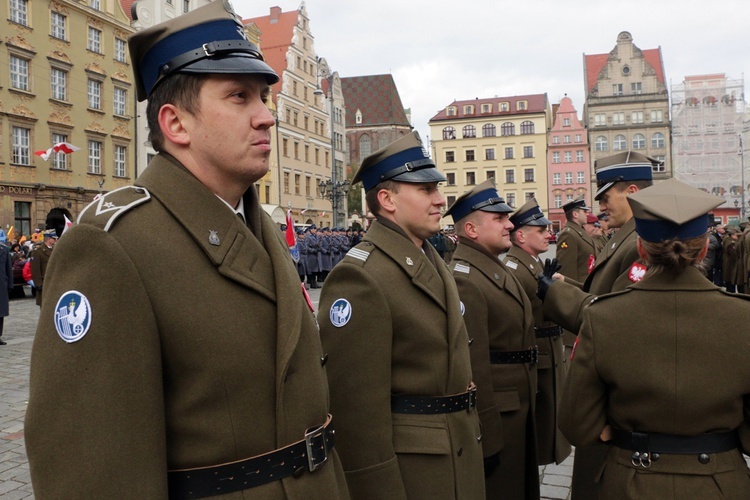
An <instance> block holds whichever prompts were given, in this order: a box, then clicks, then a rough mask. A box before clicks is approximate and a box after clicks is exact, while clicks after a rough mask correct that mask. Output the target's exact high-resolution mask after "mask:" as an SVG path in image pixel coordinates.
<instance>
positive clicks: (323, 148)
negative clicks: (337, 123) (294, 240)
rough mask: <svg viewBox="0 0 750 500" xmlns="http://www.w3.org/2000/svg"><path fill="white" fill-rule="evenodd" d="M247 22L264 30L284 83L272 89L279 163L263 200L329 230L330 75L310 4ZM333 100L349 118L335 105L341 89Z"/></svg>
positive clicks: (268, 54) (266, 50) (264, 45)
mask: <svg viewBox="0 0 750 500" xmlns="http://www.w3.org/2000/svg"><path fill="white" fill-rule="evenodd" d="M243 23H244V24H245V25H251V24H252V25H254V26H255V27H256V28H257V29H258V30H259V32H260V34H261V35H260V36H261V44H260V48H261V51H262V52H263V56H264V57H265V59H266V62H267V63H268V64H269V65H270V66H271V67H272V68H273V69H274V71H276V73H278V75H279V77H280V78H281V79H280V81H279V82H278V83H276V84H274V85H273V87H272V91H273V93H272V100H273V103H274V105H275V109H276V117H277V119H276V124H277V126H276V131H275V132H274V135H275V137H274V139H275V140H276V141H277V142H276V144H275V145H274V147H273V150H274V151H275V153H273V154H272V156H275V157H276V158H275V161H272V162H271V170H270V171H269V173H268V174H267V175H266V177H264V179H262V180H261V182H260V183H259V185H258V188H259V189H258V191H259V193H260V198H261V201H262V202H263V203H266V204H272V205H276V204H278V205H280V206H281V208H282V209H284V210H286V209H287V207H291V210H292V216H293V218H294V221H295V222H296V223H299V224H310V223H315V224H318V225H329V224H331V223H332V221H333V217H332V206H331V201H330V200H329V199H326V198H325V196H324V195H323V193H322V192H321V189H320V184H321V182H325V181H327V180H330V179H331V176H332V167H331V166H332V162H333V156H332V147H331V143H332V140H331V135H332V134H331V127H332V124H331V113H330V102H329V100H328V99H327V98H326V97H327V96H326V94H325V93H324V92H323V91H322V87H321V79H322V78H324V77H329V76H330V71H328V70H327V69H325V68H324V69H325V71H323V70H321V64H320V62H321V60H320V58H319V57H318V56H317V55H316V53H315V49H314V37H313V35H312V31H311V30H310V20H309V17H308V15H307V9H306V8H305V3H304V2H302V4H301V5H300V7H299V9H298V10H293V11H289V12H282V11H281V8H279V7H271V10H270V14H269V15H268V16H262V17H256V18H252V19H245V20H244V21H243ZM333 95H334V116H335V115H337V114H339V115H341V116H342V117H343V111H342V109H343V103H342V102H340V101H339V102H338V104H337V103H336V102H335V96H336V91H335V89H334V92H333ZM339 95H340V93H339ZM334 128H335V127H334Z"/></svg>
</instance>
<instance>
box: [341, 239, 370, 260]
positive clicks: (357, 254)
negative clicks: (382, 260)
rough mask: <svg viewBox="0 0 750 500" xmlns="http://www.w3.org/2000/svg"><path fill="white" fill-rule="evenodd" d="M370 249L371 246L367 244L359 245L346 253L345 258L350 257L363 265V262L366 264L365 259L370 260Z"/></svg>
mask: <svg viewBox="0 0 750 500" xmlns="http://www.w3.org/2000/svg"><path fill="white" fill-rule="evenodd" d="M372 249H373V246H372V244H371V243H369V244H363V243H360V244H359V245H357V246H356V247H354V248H352V249H351V250H349V251H348V252H346V255H345V257H351V258H353V259H357V260H359V261H362V262H363V263H364V262H367V259H369V258H370V252H372Z"/></svg>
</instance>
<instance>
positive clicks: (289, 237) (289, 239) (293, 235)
mask: <svg viewBox="0 0 750 500" xmlns="http://www.w3.org/2000/svg"><path fill="white" fill-rule="evenodd" d="M285 236H286V244H287V246H288V247H289V253H290V254H291V255H292V259H293V260H294V262H299V248H297V232H296V231H295V230H294V219H292V209H291V208H290V209H288V210H287V211H286V235H285Z"/></svg>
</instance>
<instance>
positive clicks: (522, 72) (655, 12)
mask: <svg viewBox="0 0 750 500" xmlns="http://www.w3.org/2000/svg"><path fill="white" fill-rule="evenodd" d="M231 1H232V4H233V5H234V7H235V10H236V11H237V13H238V14H239V15H240V16H242V17H243V18H250V17H258V16H263V15H268V14H269V11H270V7H271V6H274V5H276V6H279V7H281V8H282V10H283V11H284V12H288V11H290V10H293V9H297V8H299V6H300V5H301V3H300V2H299V1H294V0H270V2H269V0H231ZM305 6H306V8H307V11H308V15H309V17H310V29H311V31H312V34H313V36H314V37H315V51H316V53H317V54H318V55H319V56H322V57H325V58H326V59H327V60H328V64H329V65H330V66H331V68H333V69H334V70H336V71H338V72H339V75H341V76H342V77H347V76H360V75H371V74H382V73H391V74H392V75H393V77H394V79H395V81H396V85H397V87H398V90H399V93H400V95H401V100H402V101H403V104H404V106H405V107H407V108H411V110H412V121H413V125H414V126H415V127H416V128H417V129H418V130H419V132H420V134H421V135H422V137H423V138H424V136H425V135H427V134H429V128H428V126H427V122H428V121H429V119H430V118H431V117H432V116H434V115H435V114H436V113H437V112H438V111H439V110H440V109H442V108H444V107H445V106H446V105H448V104H450V103H451V102H452V101H453V100H454V99H459V100H460V99H473V98H475V97H479V98H484V97H493V96H496V95H497V96H512V95H519V94H536V93H545V92H546V93H547V94H548V96H549V99H550V103H551V104H554V103H557V102H559V101H560V99H561V98H562V97H563V96H564V95H565V94H567V95H568V96H569V97H570V98H571V99H572V100H573V105H574V106H575V107H576V109H577V110H578V114H579V116H580V115H581V112H582V110H583V99H584V83H583V54H584V53H586V54H599V53H607V52H609V51H610V50H612V48H613V47H614V46H615V43H616V40H617V35H618V34H619V33H620V32H621V31H629V32H630V33H631V34H632V35H633V42H634V43H635V45H636V46H638V47H639V48H641V49H652V48H657V47H659V46H661V49H662V57H663V59H664V71H665V75H666V79H667V84H668V85H677V84H679V83H681V82H682V80H683V78H684V77H685V76H687V75H699V74H707V73H726V74H727V76H729V77H731V78H737V79H739V78H741V77H742V76H743V74H744V73H748V72H750V3H749V2H748V1H747V0H714V1H705V0H700V1H699V0H630V1H625V2H623V1H614V0H598V1H597V0H570V1H568V2H565V1H562V0H525V1H520V0H516V1H512V2H511V1H506V0H496V1H492V0H483V1H481V0H432V1H429V2H427V1H422V0H378V1H364V2H361V1H352V0H348V1H345V0H307V1H306V2H305ZM747 76H748V77H750V73H748V75H747ZM746 87H747V82H746ZM670 93H671V92H670Z"/></svg>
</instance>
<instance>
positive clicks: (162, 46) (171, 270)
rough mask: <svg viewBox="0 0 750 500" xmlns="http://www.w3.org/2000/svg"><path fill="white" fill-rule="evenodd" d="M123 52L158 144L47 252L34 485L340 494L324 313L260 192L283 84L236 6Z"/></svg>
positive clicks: (194, 17)
mask: <svg viewBox="0 0 750 500" xmlns="http://www.w3.org/2000/svg"><path fill="white" fill-rule="evenodd" d="M129 46H130V54H131V61H132V66H133V68H134V72H135V79H134V81H135V86H136V90H137V96H138V99H139V100H144V99H146V98H148V113H147V114H148V123H149V129H150V132H149V134H150V140H151V142H152V144H153V145H154V147H155V149H156V150H157V151H158V152H159V154H158V155H157V156H156V157H155V158H154V159H153V160H152V161H151V163H150V165H149V166H148V168H147V169H146V170H145V172H144V173H143V174H142V175H141V176H140V177H139V179H138V181H137V186H134V187H124V188H121V189H118V190H115V191H112V192H110V193H107V194H106V195H104V196H102V197H101V198H99V199H98V200H96V201H94V202H93V203H92V204H91V205H89V206H88V207H86V208H85V209H84V210H83V211H82V213H81V214H80V216H79V220H78V225H77V226H75V227H73V228H72V229H70V230H69V231H67V232H66V234H65V238H63V239H62V241H61V244H59V245H58V246H57V249H56V251H55V254H54V256H53V258H52V259H51V261H50V265H49V269H48V275H47V278H46V280H45V286H44V297H45V298H44V304H43V307H42V313H41V316H40V318H41V320H40V322H39V326H38V329H37V332H36V338H35V341H34V347H33V352H32V356H31V358H32V361H31V394H30V400H29V405H28V411H27V414H26V426H25V432H26V448H27V451H28V456H29V463H30V468H31V479H32V484H33V486H34V491H35V494H36V496H37V497H38V498H148V499H166V498H199V497H205V496H213V495H222V498H229V499H240V498H248V497H252V498H279V499H281V498H348V492H347V490H346V484H345V479H344V475H343V469H342V468H341V462H340V461H339V459H338V455H337V454H336V451H335V449H334V448H333V444H334V443H333V433H332V426H331V417H330V414H329V410H328V398H329V395H328V388H327V385H326V374H325V368H324V367H323V366H322V364H323V363H322V362H321V358H322V357H323V351H322V348H321V345H320V341H319V337H318V335H317V329H316V325H315V318H314V316H313V312H312V310H311V307H308V305H307V303H308V301H307V300H306V299H305V297H304V295H305V292H304V289H302V288H301V287H300V284H299V280H298V278H297V272H296V269H295V267H294V262H293V261H292V259H291V257H290V253H289V249H288V246H287V244H286V242H285V241H284V238H283V236H282V234H281V232H280V231H279V230H278V228H277V226H276V225H275V224H274V222H273V221H272V220H271V218H270V217H269V216H268V215H267V214H266V213H265V212H264V211H263V209H262V208H261V207H260V203H259V201H258V196H257V194H256V191H255V188H254V184H255V182H256V181H257V180H258V179H259V178H261V177H262V176H263V175H265V174H266V172H267V171H268V163H269V160H268V159H269V155H270V143H271V138H270V130H269V129H270V128H271V127H272V126H273V125H274V119H273V116H272V115H271V113H270V112H269V110H268V108H267V107H266V104H265V101H266V100H267V99H268V95H269V85H270V84H273V83H275V82H277V81H278V77H277V76H276V74H275V73H274V72H273V70H272V69H271V68H270V67H269V66H268V65H267V64H266V63H265V62H264V61H263V58H262V56H261V54H260V53H259V51H258V49H257V47H255V46H254V45H253V44H252V43H250V42H248V41H247V39H246V38H245V35H244V31H243V26H242V23H241V22H240V20H239V18H238V17H237V16H236V15H235V14H234V12H233V11H232V10H231V5H230V4H229V3H228V2H211V3H209V4H208V5H206V6H204V7H201V8H198V9H195V10H193V11H191V12H188V13H186V14H184V15H181V16H178V17H175V18H173V19H170V20H168V21H166V22H164V23H162V24H158V25H155V26H153V27H151V28H147V29H145V30H143V31H139V32H137V33H135V34H134V35H132V36H131V38H130V41H129ZM228 123H231V124H232V126H231V127H227V126H226V125H227V124H228ZM144 228H148V230H150V231H153V232H155V233H156V234H160V235H164V237H160V238H155V239H153V240H151V241H149V242H146V243H144V240H143V231H144ZM175 249H178V251H175Z"/></svg>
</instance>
